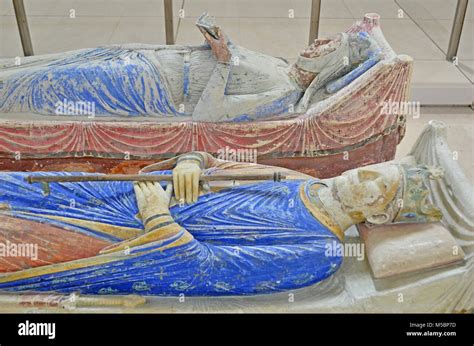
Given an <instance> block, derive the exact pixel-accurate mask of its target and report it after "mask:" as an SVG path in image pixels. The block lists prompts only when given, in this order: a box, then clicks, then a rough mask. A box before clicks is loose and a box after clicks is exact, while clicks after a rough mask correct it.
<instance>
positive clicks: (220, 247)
mask: <svg viewBox="0 0 474 346" xmlns="http://www.w3.org/2000/svg"><path fill="white" fill-rule="evenodd" d="M426 137H427V134H426V133H424V135H423V138H421V139H420V140H419V142H427V140H428V139H427V138H426ZM431 147H432V145H431V146H430V148H431ZM415 153H416V151H415ZM418 154H419V153H418ZM431 156H432V155H431ZM431 156H430V158H431ZM418 161H420V160H418ZM435 161H436V159H435ZM169 169H172V171H169ZM275 171H278V172H283V173H285V174H287V180H285V181H280V182H275V181H263V182H253V183H249V184H241V185H238V184H237V185H236V184H231V186H229V185H226V184H227V183H217V182H216V183H209V186H200V185H199V177H200V176H201V175H213V174H231V175H233V176H234V177H236V178H235V179H238V175H239V174H241V173H243V172H247V173H248V172H275ZM143 173H144V174H172V176H173V183H172V184H169V185H168V186H166V185H165V184H164V183H162V184H163V185H160V184H159V183H151V182H140V183H135V184H133V183H132V182H81V183H71V182H70V183H50V185H49V191H47V193H45V191H44V190H43V187H42V186H41V184H39V183H33V184H29V183H28V182H27V181H26V180H25V177H26V176H28V175H29V174H28V173H1V174H0V192H1V194H0V203H1V205H2V209H1V215H2V216H1V217H2V225H3V226H2V227H3V232H2V235H3V237H4V240H5V238H7V239H18V238H20V239H22V240H23V241H27V240H28V237H29V236H31V237H32V238H33V239H36V241H38V239H41V241H42V242H44V249H43V252H42V253H40V254H39V260H40V261H39V262H34V261H30V262H27V261H25V262H22V261H16V262H15V261H13V262H11V261H2V262H1V264H2V266H1V271H2V272H4V273H3V274H1V275H0V290H2V291H35V292H37V291H47V292H61V293H70V292H80V293H85V294H129V293H138V294H142V295H179V294H181V293H183V294H186V295H194V296H213V295H248V294H262V293H274V292H280V291H284V290H288V289H296V288H300V287H305V286H309V285H312V284H315V283H317V282H320V281H322V280H324V279H326V278H328V277H330V276H332V275H333V274H334V273H335V272H336V271H337V270H338V268H339V267H340V265H341V262H342V256H341V255H328V254H327V246H328V244H339V243H340V242H341V241H342V240H343V238H344V232H345V231H346V230H347V229H348V228H349V227H350V226H352V225H355V224H359V223H363V222H368V223H371V224H391V223H404V222H409V223H429V222H434V221H438V220H439V219H440V218H441V217H442V214H441V212H440V210H439V209H438V207H437V206H435V205H434V204H433V202H432V197H433V196H431V192H432V190H431V189H430V186H431V185H430V184H431V183H430V182H429V181H430V179H439V176H440V175H441V171H440V170H439V169H437V168H434V167H429V166H426V165H423V164H419V163H417V161H416V160H414V159H413V158H411V159H407V160H403V161H401V162H386V163H381V164H376V165H372V166H368V167H364V168H359V169H354V170H351V171H348V172H346V173H344V174H343V175H341V176H339V177H336V178H331V179H325V180H315V179H312V178H311V177H308V176H305V175H304V174H301V173H297V172H294V171H289V170H284V169H281V168H276V167H270V166H262V165H258V164H247V163H235V162H227V161H222V160H217V159H214V158H213V157H212V156H210V155H209V154H206V153H203V152H193V153H189V154H184V155H181V156H179V157H178V158H173V159H170V160H168V161H164V162H160V163H157V164H155V165H152V166H149V167H147V168H145V169H144V170H143ZM458 173H459V172H458ZM458 173H454V175H456V174H457V176H458V177H460V175H459V174H460V173H459V174H458ZM30 174H31V173H30ZM58 174H59V175H61V176H74V175H81V174H83V173H51V172H44V173H40V172H38V173H34V175H35V176H43V177H44V176H51V175H58ZM466 188H467V186H465V187H464V189H466ZM443 189H444V188H443ZM173 192H174V197H172V194H173ZM71 201H74V203H73V204H71ZM400 202H402V203H400ZM471 202H472V201H471ZM464 207H465V208H468V209H469V208H472V205H471V206H464ZM443 210H447V209H443ZM471 213H472V211H471ZM452 220H455V218H454V219H453V218H452V216H450V217H449V221H450V222H451V221H452ZM463 222H464V221H463ZM25 229H27V230H28V231H26V232H25ZM464 233H465V234H464V238H465V239H464V241H465V244H468V243H469V242H472V234H471V235H469V232H464ZM469 239H470V240H469Z"/></svg>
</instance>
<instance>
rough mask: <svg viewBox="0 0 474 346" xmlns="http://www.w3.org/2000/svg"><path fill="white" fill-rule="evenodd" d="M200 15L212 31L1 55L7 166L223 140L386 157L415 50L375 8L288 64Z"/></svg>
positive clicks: (286, 160)
mask: <svg viewBox="0 0 474 346" xmlns="http://www.w3.org/2000/svg"><path fill="white" fill-rule="evenodd" d="M199 27H200V28H201V30H202V31H203V34H204V35H205V37H206V39H207V41H208V43H209V45H204V46H199V47H187V46H146V45H127V46H113V47H103V48H97V49H89V50H80V51H74V52H67V53H64V54H59V55H51V56H42V57H32V58H24V59H23V60H22V63H21V64H20V65H19V66H16V65H15V64H14V62H13V61H11V60H9V61H2V63H1V69H0V75H1V80H2V87H1V88H0V92H1V97H0V113H1V117H0V128H1V129H2V131H1V133H0V148H1V152H0V155H1V164H2V166H3V169H8V170H38V169H44V167H46V166H49V167H53V168H52V169H56V170H63V169H66V170H86V171H100V172H124V171H130V172H131V171H136V170H138V169H139V168H141V167H143V166H145V165H147V164H149V163H150V162H153V161H157V160H162V159H166V158H169V157H172V156H174V155H176V154H182V153H185V152H189V151H205V152H209V153H212V154H218V151H220V150H223V149H225V148H227V147H228V148H230V149H231V150H235V151H239V150H241V151H243V150H250V151H252V152H256V155H257V156H258V160H259V162H262V163H265V164H277V165H280V166H284V167H288V168H292V169H297V170H302V171H304V172H305V173H309V174H312V175H317V176H319V177H327V176H334V175H337V174H340V173H341V172H342V171H344V170H347V169H350V168H355V167H358V166H360V165H365V164H372V163H376V162H382V161H385V160H389V159H392V158H393V156H394V153H395V148H396V145H397V144H398V142H399V141H400V140H401V138H402V137H403V134H404V127H405V122H404V117H403V114H401V113H399V112H386V111H384V109H385V108H386V107H385V106H386V104H387V103H390V102H394V103H397V104H399V103H403V102H404V101H406V100H407V97H408V96H407V95H408V87H409V80H410V75H411V68H412V60H411V59H410V58H409V57H407V56H403V55H396V54H395V52H394V51H393V50H392V49H391V47H390V46H389V45H388V43H387V42H386V40H385V38H384V37H383V34H382V32H381V29H380V25H379V17H378V16H377V15H375V14H370V15H367V16H366V17H365V18H364V21H362V22H359V23H356V24H355V25H353V26H352V27H351V28H349V29H348V30H347V32H345V33H341V34H338V35H336V36H335V37H334V38H333V39H328V40H324V39H319V40H316V41H315V43H313V44H312V45H311V46H310V47H308V48H307V49H306V50H304V51H303V52H302V53H301V55H300V56H299V57H298V59H297V62H296V63H295V64H294V65H289V64H287V63H286V62H284V61H283V60H281V59H277V58H273V57H270V56H266V55H262V54H260V53H257V52H252V51H249V50H247V49H245V48H243V47H239V46H236V45H234V44H232V43H231V42H230V41H228V39H227V38H226V37H225V35H224V34H223V33H222V32H221V31H218V32H220V33H221V34H220V36H219V35H218V34H217V38H214V37H212V36H211V35H210V34H209V33H208V32H207V31H206V30H204V29H203V26H202V25H201V26H199ZM214 28H216V27H214ZM216 30H220V29H217V28H216ZM117 76H120V78H118V77H117ZM89 105H90V107H93V109H92V110H91V109H90V108H87V107H89ZM180 109H181V110H180ZM88 110H89V111H90V112H88ZM71 114H72V115H71ZM87 116H90V117H95V118H94V119H89V118H88V117H87ZM131 119H132V121H131ZM33 138H34V139H33ZM19 147H20V148H21V151H18V148H19ZM52 152H54V153H55V154H54V156H53V155H51V153H52ZM346 152H350V153H351V154H353V155H352V157H351V160H341V158H342V157H343V156H344V155H346ZM18 155H21V160H18V159H16V157H17V156H18ZM71 157H74V161H75V163H74V164H73V165H71V163H70V161H71V160H69V158H71ZM329 162H331V164H328V163H329Z"/></svg>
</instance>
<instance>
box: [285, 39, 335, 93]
mask: <svg viewBox="0 0 474 346" xmlns="http://www.w3.org/2000/svg"><path fill="white" fill-rule="evenodd" d="M341 38H342V35H341V34H337V35H336V36H334V37H332V38H318V39H316V40H314V42H313V43H311V44H310V45H309V46H308V47H306V48H305V49H303V50H302V51H301V52H300V55H299V58H298V59H299V61H302V60H306V61H308V60H307V59H310V61H311V60H312V61H314V62H317V61H318V60H319V59H321V58H322V57H324V56H326V55H327V54H329V53H331V52H333V51H335V50H336V48H338V47H339V45H340V44H341ZM290 74H291V76H293V78H294V79H295V80H296V81H297V83H298V84H299V85H300V87H301V88H303V89H306V88H308V87H309V85H310V84H311V82H312V81H313V79H314V78H315V77H316V76H317V75H318V73H317V72H314V71H308V69H305V68H304V67H303V66H302V65H301V64H298V62H297V63H296V64H294V65H293V66H292V67H291V70H290Z"/></svg>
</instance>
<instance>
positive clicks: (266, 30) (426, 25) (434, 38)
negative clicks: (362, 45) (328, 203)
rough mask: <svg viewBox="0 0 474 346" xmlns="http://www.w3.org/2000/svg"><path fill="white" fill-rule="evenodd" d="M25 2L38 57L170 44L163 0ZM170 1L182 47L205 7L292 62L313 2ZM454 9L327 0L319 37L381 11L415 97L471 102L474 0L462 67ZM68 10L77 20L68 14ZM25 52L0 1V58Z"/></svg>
mask: <svg viewBox="0 0 474 346" xmlns="http://www.w3.org/2000/svg"><path fill="white" fill-rule="evenodd" d="M24 2H25V7H26V11H27V14H28V17H29V25H30V31H31V36H32V40H33V46H34V49H35V53H36V54H46V53H52V52H61V51H65V50H70V49H74V48H83V47H94V46H98V45H104V44H111V43H125V42H128V43H130V42H142V43H154V44H163V43H164V42H165V31H164V17H163V16H164V10H163V0H133V1H130V0H41V1H38V0H24ZM173 4H174V10H173V13H174V16H175V17H174V26H175V35H176V43H178V44H197V43H200V42H202V36H201V34H200V33H199V31H198V30H197V29H196V27H195V25H194V23H195V21H196V18H197V17H198V16H199V15H200V14H201V13H202V12H203V11H205V10H208V11H209V12H210V13H211V14H213V15H215V16H216V17H217V20H218V23H219V24H220V26H221V27H222V28H223V30H224V31H225V32H226V33H227V34H228V35H229V36H230V37H231V39H232V40H233V41H234V42H236V43H237V44H240V45H242V46H245V47H247V48H249V49H253V50H259V51H261V52H263V53H267V54H271V55H275V56H280V57H284V58H286V59H287V60H289V61H294V59H295V57H296V56H297V54H298V52H299V51H300V50H301V49H302V48H304V46H305V45H306V44H307V40H308V33H309V17H310V10H311V0H174V2H173ZM455 7H456V0H322V6H321V22H320V36H328V35H331V34H334V33H336V32H339V31H342V30H344V29H345V28H346V27H348V26H349V25H350V24H352V23H353V22H354V21H355V20H358V19H361V18H362V16H363V15H364V14H365V13H367V12H377V13H379V14H380V15H381V16H382V27H383V29H384V33H385V35H386V37H387V40H388V41H389V42H390V44H391V45H392V46H393V48H394V49H395V50H396V51H397V52H398V53H403V54H408V55H410V56H412V57H413V58H414V59H415V69H414V74H413V83H412V85H413V87H412V99H413V100H415V101H420V102H422V103H424V104H439V103H441V104H459V103H461V104H469V103H472V88H473V87H472V81H473V80H474V47H473V42H474V40H473V31H474V24H473V23H474V5H472V1H471V2H470V5H469V8H468V13H467V16H466V20H465V24H464V25H465V26H464V32H463V35H462V37H461V44H460V48H459V52H458V58H459V64H458V65H457V66H454V65H452V64H451V63H450V62H447V61H446V60H445V55H446V50H447V46H448V42H449V36H450V31H451V26H452V21H453V18H454V12H455ZM180 9H183V10H184V12H182V14H184V18H182V19H180V18H178V11H179V10H180ZM71 10H74V11H75V16H76V18H70V13H71ZM401 12H402V13H401ZM291 13H294V18H290V17H289V14H291ZM401 14H402V18H400V15H401ZM21 55H22V49H21V44H20V40H19V35H18V29H17V27H16V22H15V17H14V11H13V6H12V1H11V0H0V57H14V56H21ZM469 101H470V102H469Z"/></svg>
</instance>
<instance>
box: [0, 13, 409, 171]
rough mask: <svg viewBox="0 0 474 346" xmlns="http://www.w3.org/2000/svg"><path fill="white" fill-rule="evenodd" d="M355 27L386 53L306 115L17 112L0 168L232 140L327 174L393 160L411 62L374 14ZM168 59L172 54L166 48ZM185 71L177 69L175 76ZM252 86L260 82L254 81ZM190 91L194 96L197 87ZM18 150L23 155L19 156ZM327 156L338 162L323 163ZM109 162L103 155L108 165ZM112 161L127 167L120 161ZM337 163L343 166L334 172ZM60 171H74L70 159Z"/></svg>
mask: <svg viewBox="0 0 474 346" xmlns="http://www.w3.org/2000/svg"><path fill="white" fill-rule="evenodd" d="M374 25H375V26H374ZM348 31H349V32H359V31H366V32H369V33H370V34H371V35H372V36H373V37H374V38H376V40H377V44H378V45H379V47H380V49H381V51H382V54H383V59H382V60H381V61H379V62H378V63H377V64H375V66H373V67H372V68H371V69H370V70H368V71H367V72H365V73H364V74H362V75H361V76H360V77H358V78H357V79H355V80H354V81H353V82H351V83H350V84H349V85H347V86H345V87H343V88H342V89H340V90H339V91H337V92H335V93H334V94H332V95H331V96H330V97H328V98H326V99H324V100H322V101H320V102H317V103H316V104H312V105H311V106H310V107H309V109H308V111H307V112H306V113H305V114H295V117H293V118H291V119H285V120H283V119H280V120H267V121H252V122H240V123H203V122H193V121H192V120H191V118H190V117H181V118H173V119H176V120H179V121H170V119H168V120H166V121H165V120H158V119H157V120H156V121H150V120H147V119H144V118H140V119H139V120H140V121H121V120H120V119H111V121H99V120H97V119H91V120H90V119H85V120H84V119H83V120H80V121H78V120H77V119H74V120H71V118H69V117H67V116H63V117H52V118H48V119H46V118H44V117H43V118H41V119H38V118H34V119H32V118H31V117H28V116H27V117H26V118H22V120H21V119H20V118H21V117H20V115H21V114H18V119H15V118H11V117H10V118H8V119H7V118H5V119H2V120H0V129H1V131H0V156H1V159H0V163H1V165H0V167H1V169H5V170H12V169H15V167H20V166H21V165H22V164H23V163H21V161H24V164H25V167H27V161H26V160H28V159H51V158H57V159H58V163H62V162H63V161H61V160H62V159H67V158H74V160H76V159H77V158H87V157H91V158H94V159H95V158H107V159H114V160H124V165H125V166H127V165H128V162H125V160H126V159H131V160H160V159H163V158H168V157H172V156H174V155H176V154H180V153H184V152H188V151H192V150H200V151H206V152H209V153H213V154H216V153H217V151H218V150H219V149H222V148H225V147H227V146H228V147H230V148H233V149H236V150H238V149H255V150H257V153H258V160H259V162H260V161H262V160H265V161H269V160H275V159H279V158H281V160H278V162H274V163H277V164H278V165H281V166H286V167H290V168H294V167H300V165H299V164H298V163H296V162H295V160H297V159H298V158H301V159H303V160H306V159H308V162H311V164H310V166H311V167H310V168H309V171H308V172H310V173H311V174H322V175H320V177H327V176H334V175H337V174H339V173H340V172H342V171H344V170H347V169H350V168H355V167H356V165H354V164H353V163H354V162H357V165H360V164H370V163H374V160H375V162H380V161H384V160H387V159H392V158H393V155H392V154H391V153H394V149H395V147H396V144H397V143H398V142H399V141H400V140H401V138H403V134H404V126H405V123H404V121H403V119H402V118H401V117H399V115H397V114H384V113H383V112H382V109H383V102H388V101H393V102H401V101H406V100H407V99H408V89H409V81H410V76H411V69H412V60H411V59H410V58H409V57H407V56H396V54H395V53H394V52H393V50H392V49H391V48H390V46H389V45H388V44H387V43H386V41H385V39H384V37H383V34H382V33H381V30H380V27H379V26H378V22H375V23H374V22H372V21H371V20H370V18H366V19H365V20H364V21H363V22H361V23H359V24H356V25H354V26H353V27H351V28H350V29H349V30H348ZM201 53H202V52H201ZM201 53H200V54H201ZM161 59H168V60H169V61H172V60H173V59H172V57H171V56H170V55H169V54H168V52H167V51H166V50H163V54H162V57H161ZM170 66H171V65H170ZM190 68H192V65H191V67H190ZM181 77H182V76H180V75H179V74H178V75H177V77H176V78H180V79H181ZM234 82H236V81H233V82H229V83H231V84H232V83H234ZM196 83H197V81H196V82H195V83H194V84H195V85H197V84H196ZM190 85H192V83H191V84H190ZM202 87H204V86H202ZM235 87H236V86H235ZM241 87H243V86H241ZM245 87H246V88H254V86H253V87H252V86H251V85H250V84H248V85H246V86H245ZM189 88H191V87H189ZM178 89H179V90H182V89H180V88H177V89H176V91H170V93H171V94H175V96H173V97H174V98H175V99H176V100H178V99H179V98H181V97H183V96H182V95H180V94H179V91H178ZM188 92H189V95H192V94H193V92H192V90H191V89H189V90H188ZM190 97H191V96H190ZM191 98H192V97H191ZM137 119H138V118H137ZM381 145H383V146H384V147H385V148H384V151H383V152H380V151H378V149H380V146H381ZM390 146H393V148H391V147H390ZM358 148H359V149H362V148H365V151H363V150H360V151H359V152H358V154H357V155H360V156H359V157H355V156H354V157H351V159H350V160H344V159H342V160H341V158H342V157H343V156H344V153H345V152H349V153H353V152H354V153H355V152H356V151H357V149H358ZM18 153H20V154H21V160H19V161H18V162H16V161H15V155H16V154H18ZM385 153H387V154H385ZM293 159H295V160H293ZM328 160H329V161H331V162H332V163H333V164H332V165H331V166H327V165H325V167H327V169H326V168H318V166H319V167H321V166H322V164H323V163H324V162H325V161H328ZM37 163H38V165H36V166H34V167H32V168H31V169H33V170H34V169H38V166H40V165H42V162H41V160H38V161H37ZM19 165H20V166H19ZM108 165H109V163H107V162H106V161H105V160H104V166H108ZM94 167H95V168H97V167H96V166H94ZM110 167H111V168H110V169H112V170H114V169H115V170H118V171H120V169H121V167H117V165H115V164H113V165H112V164H110ZM331 167H338V168H337V169H336V168H335V169H334V170H331ZM27 169H29V168H27ZM61 169H66V170H70V168H68V167H67V165H65V166H62V167H61Z"/></svg>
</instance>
